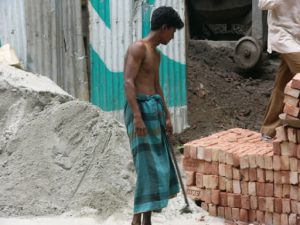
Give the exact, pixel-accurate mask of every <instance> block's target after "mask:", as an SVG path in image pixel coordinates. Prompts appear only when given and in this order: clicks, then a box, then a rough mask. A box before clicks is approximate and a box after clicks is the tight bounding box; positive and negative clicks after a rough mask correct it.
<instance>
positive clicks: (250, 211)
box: [249, 210, 256, 222]
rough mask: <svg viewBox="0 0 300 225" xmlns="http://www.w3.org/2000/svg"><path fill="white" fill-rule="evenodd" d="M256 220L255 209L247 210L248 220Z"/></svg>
mask: <svg viewBox="0 0 300 225" xmlns="http://www.w3.org/2000/svg"><path fill="white" fill-rule="evenodd" d="M255 221H256V210H249V222H255Z"/></svg>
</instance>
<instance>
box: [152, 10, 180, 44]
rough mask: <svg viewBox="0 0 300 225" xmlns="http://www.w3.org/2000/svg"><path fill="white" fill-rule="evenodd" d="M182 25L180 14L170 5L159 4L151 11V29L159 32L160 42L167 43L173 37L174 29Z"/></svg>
mask: <svg viewBox="0 0 300 225" xmlns="http://www.w3.org/2000/svg"><path fill="white" fill-rule="evenodd" d="M183 26H184V23H183V22H182V20H181V18H180V16H179V15H178V13H177V12H176V11H175V10H174V9H173V8H172V7H168V6H161V7H159V8H157V9H155V10H154V11H153V14H152V18H151V30H152V31H158V30H159V31H160V32H161V38H162V41H161V42H162V44H168V42H169V41H170V40H172V39H173V37H174V33H175V32H176V29H181V28H183Z"/></svg>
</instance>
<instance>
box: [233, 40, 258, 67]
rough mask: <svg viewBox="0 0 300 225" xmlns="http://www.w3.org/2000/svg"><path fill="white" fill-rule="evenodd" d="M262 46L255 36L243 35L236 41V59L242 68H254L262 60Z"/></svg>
mask: <svg viewBox="0 0 300 225" xmlns="http://www.w3.org/2000/svg"><path fill="white" fill-rule="evenodd" d="M261 54H262V48H261V45H260V44H259V42H258V41H257V40H256V39H255V38H253V37H249V36H246V37H243V38H241V39H240V40H238V42H237V43H236V46H235V49H234V59H235V62H236V63H237V65H238V66H239V67H240V68H242V69H251V68H253V67H254V66H255V65H256V64H257V63H258V61H259V60H260V57H261Z"/></svg>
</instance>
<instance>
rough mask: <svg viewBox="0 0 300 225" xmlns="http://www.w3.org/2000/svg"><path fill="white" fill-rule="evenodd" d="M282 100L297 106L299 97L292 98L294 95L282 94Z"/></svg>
mask: <svg viewBox="0 0 300 225" xmlns="http://www.w3.org/2000/svg"><path fill="white" fill-rule="evenodd" d="M283 102H284V103H288V104H290V105H293V106H298V105H299V99H298V98H294V97H292V96H289V95H285V96H284V100H283Z"/></svg>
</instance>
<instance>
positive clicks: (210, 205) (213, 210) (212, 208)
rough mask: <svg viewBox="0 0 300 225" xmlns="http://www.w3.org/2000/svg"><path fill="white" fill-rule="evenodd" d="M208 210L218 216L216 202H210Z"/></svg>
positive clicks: (212, 214) (210, 213)
mask: <svg viewBox="0 0 300 225" xmlns="http://www.w3.org/2000/svg"><path fill="white" fill-rule="evenodd" d="M208 212H209V215H211V216H217V207H216V206H215V205H214V204H208Z"/></svg>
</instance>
